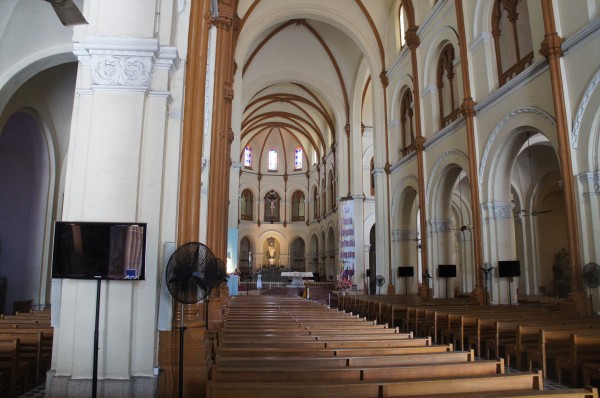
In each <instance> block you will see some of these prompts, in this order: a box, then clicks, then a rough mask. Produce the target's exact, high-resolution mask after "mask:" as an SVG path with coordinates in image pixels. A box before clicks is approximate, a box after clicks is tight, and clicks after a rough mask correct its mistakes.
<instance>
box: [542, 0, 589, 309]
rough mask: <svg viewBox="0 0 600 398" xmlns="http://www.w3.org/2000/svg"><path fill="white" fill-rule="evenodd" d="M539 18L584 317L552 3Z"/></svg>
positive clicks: (575, 296)
mask: <svg viewBox="0 0 600 398" xmlns="http://www.w3.org/2000/svg"><path fill="white" fill-rule="evenodd" d="M542 15H543V17H544V31H545V36H544V41H543V42H542V47H541V49H540V54H542V55H543V56H544V57H546V59H547V60H548V65H549V67H550V83H551V85H552V99H553V102H554V117H555V118H556V134H557V138H558V159H559V162H560V176H561V179H562V182H563V186H564V195H565V210H566V211H565V216H566V219H567V225H566V226H565V227H566V232H567V247H568V250H569V265H570V269H571V281H572V282H573V287H572V292H571V294H570V297H571V299H572V300H573V301H574V302H575V304H576V305H577V310H578V312H579V313H581V314H583V313H586V312H587V310H586V306H587V300H585V297H584V292H583V284H582V279H581V253H580V247H579V230H578V226H577V202H576V198H575V184H574V181H573V165H572V163H571V150H570V146H569V126H568V122H567V111H566V105H565V94H564V89H563V77H562V69H561V58H562V56H563V52H562V48H561V45H562V43H563V41H564V39H563V38H562V37H560V36H559V35H558V33H556V23H555V21H554V10H553V5H552V1H551V0H542Z"/></svg>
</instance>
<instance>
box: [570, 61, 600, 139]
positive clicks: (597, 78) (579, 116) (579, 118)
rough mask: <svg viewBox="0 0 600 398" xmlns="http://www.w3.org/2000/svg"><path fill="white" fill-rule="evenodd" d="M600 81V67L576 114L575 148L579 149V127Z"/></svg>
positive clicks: (573, 135)
mask: <svg viewBox="0 0 600 398" xmlns="http://www.w3.org/2000/svg"><path fill="white" fill-rule="evenodd" d="M599 83H600V69H598V70H597V71H596V74H595V75H594V78H593V79H592V82H591V83H590V84H589V85H588V86H587V88H586V89H585V93H584V94H583V98H581V102H580V104H579V108H578V109H577V113H576V114H575V120H574V122H573V132H572V134H571V146H572V147H573V149H577V140H578V139H579V129H580V128H581V121H582V119H583V114H584V113H585V110H586V109H587V105H588V103H589V102H590V98H591V97H592V94H593V93H594V91H595V90H596V87H598V84H599Z"/></svg>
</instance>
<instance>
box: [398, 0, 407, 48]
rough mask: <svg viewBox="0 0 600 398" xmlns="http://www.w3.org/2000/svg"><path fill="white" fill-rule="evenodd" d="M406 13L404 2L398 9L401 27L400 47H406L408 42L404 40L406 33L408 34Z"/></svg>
mask: <svg viewBox="0 0 600 398" xmlns="http://www.w3.org/2000/svg"><path fill="white" fill-rule="evenodd" d="M405 21H406V15H405V13H404V4H400V9H399V10H398V25H399V27H400V47H404V45H405V44H406V42H405V40H404V35H405V34H406V22H405Z"/></svg>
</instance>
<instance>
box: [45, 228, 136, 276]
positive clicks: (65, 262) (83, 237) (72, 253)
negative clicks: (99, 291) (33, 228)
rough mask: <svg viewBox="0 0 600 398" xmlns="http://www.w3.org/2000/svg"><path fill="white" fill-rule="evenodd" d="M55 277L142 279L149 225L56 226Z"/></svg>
mask: <svg viewBox="0 0 600 398" xmlns="http://www.w3.org/2000/svg"><path fill="white" fill-rule="evenodd" d="M53 248H54V251H53V256H52V277H53V278H69V279H116V280H140V279H145V276H146V224H145V223H125V222H71V221H57V222H56V223H55V224H54V247H53Z"/></svg>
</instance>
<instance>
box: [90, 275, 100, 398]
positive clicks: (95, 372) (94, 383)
mask: <svg viewBox="0 0 600 398" xmlns="http://www.w3.org/2000/svg"><path fill="white" fill-rule="evenodd" d="M101 283H102V280H101V279H98V280H97V281H96V324H95V326H94V365H93V369H92V398H96V396H97V392H96V390H97V388H98V335H99V331H98V329H99V324H100V286H101Z"/></svg>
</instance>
